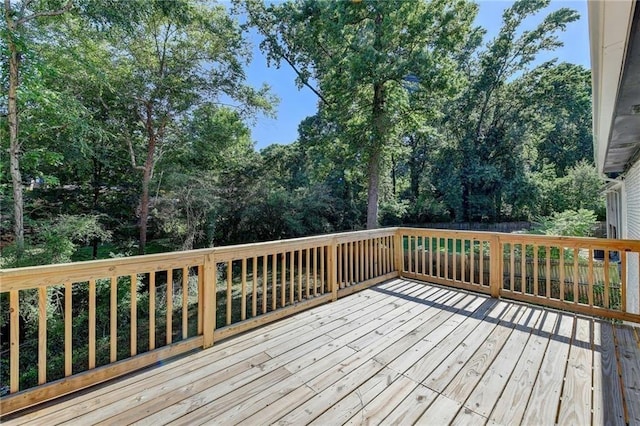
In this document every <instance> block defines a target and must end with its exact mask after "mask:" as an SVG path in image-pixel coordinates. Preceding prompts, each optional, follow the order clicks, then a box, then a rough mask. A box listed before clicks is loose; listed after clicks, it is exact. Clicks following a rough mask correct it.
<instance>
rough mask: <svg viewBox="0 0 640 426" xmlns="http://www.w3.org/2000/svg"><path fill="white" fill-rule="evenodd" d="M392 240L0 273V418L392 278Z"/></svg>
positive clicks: (386, 232) (322, 242) (384, 235)
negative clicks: (1, 318)
mask: <svg viewBox="0 0 640 426" xmlns="http://www.w3.org/2000/svg"><path fill="white" fill-rule="evenodd" d="M395 234H396V230H395V228H383V229H377V230H373V231H355V232H346V233H335V234H328V235H319V236H312V237H304V238H295V239H289V240H280V241H269V242H263V243H255V244H243V245H233V246H223V247H214V248H207V249H199V250H191V251H184V252H173V253H162V254H154V255H147V256H134V257H127V258H116V259H107V260H96V261H89V262H80V263H70V264H60V265H46V266H35V267H25V268H16V269H6V270H0V297H1V298H0V303H2V304H3V305H2V306H1V308H6V311H9V312H10V315H9V323H8V330H9V342H10V345H9V346H10V349H9V364H10V367H9V374H8V377H6V376H2V377H0V385H4V384H8V387H9V391H10V394H9V395H7V396H4V397H2V398H1V399H0V413H3V414H7V413H9V412H12V411H15V410H18V409H21V408H24V407H26V406H29V405H31V404H34V403H37V402H41V401H45V400H47V399H50V398H53V397H56V396H60V395H63V394H65V393H69V392H72V391H74V390H78V389H81V388H83V387H86V386H89V385H91V384H95V383H98V382H101V381H104V380H107V379H109V378H112V377H115V376H118V375H121V374H125V373H128V372H130V371H133V370H135V369H138V368H141V367H144V366H146V365H150V364H152V363H155V362H157V361H159V360H161V359H164V358H167V357H170V356H175V355H177V354H179V353H182V352H185V351H190V350H193V349H194V348H196V347H204V348H207V347H209V346H211V345H212V344H213V343H214V341H215V340H217V339H221V338H226V337H229V336H232V335H234V334H237V333H241V332H243V331H246V330H249V329H251V328H255V327H258V326H260V325H262V324H265V323H267V322H269V321H274V320H277V319H279V318H282V317H284V316H286V315H291V314H293V313H295V312H298V311H301V310H304V309H308V308H310V307H313V306H316V305H318V304H321V303H327V302H330V301H332V300H336V299H337V298H338V297H342V296H345V295H347V294H349V293H351V292H353V291H357V290H359V289H362V288H366V287H367V286H370V285H373V284H376V283H378V282H382V281H384V280H387V279H389V278H392V277H394V276H398V272H397V270H396V269H395V268H394V263H393V259H394V258H395V254H394V253H393V241H394V240H393V238H394V236H395ZM353 265H357V268H353ZM52 293H55V294H56V301H57V305H56V306H51V297H50V295H51V294H52ZM87 300H88V304H87V305H86V306H85V305H78V304H77V303H75V301H83V303H84V301H87ZM34 309H35V310H36V311H37V314H36V318H37V325H36V326H35V327H31V329H25V328H26V327H25V326H26V324H25V322H23V321H21V320H20V317H21V315H23V314H25V313H29V312H31V311H33V310H34ZM51 311H53V314H54V316H57V319H56V320H57V321H58V323H60V322H62V323H63V328H64V337H63V338H62V339H60V337H59V336H51V335H48V332H49V329H50V322H51V321H52V318H51ZM29 315H32V318H33V314H29ZM77 318H86V321H87V322H84V323H83V324H79V323H78V320H77ZM100 322H105V323H106V324H100ZM97 325H100V326H101V327H97ZM105 325H106V326H107V327H105ZM77 327H81V329H82V330H87V331H86V333H87V335H78V333H77V332H75V331H76V330H75V329H76V328H77ZM83 332H84V331H83ZM81 334H82V333H81ZM20 336H26V339H27V340H29V341H32V342H34V344H32V345H31V352H27V351H26V350H22V349H21V343H22V342H21V340H20ZM78 341H80V342H81V343H78ZM52 346H56V347H55V348H54V347H52ZM22 352H23V353H22ZM59 355H60V356H59ZM25 357H26V358H25ZM21 360H23V363H22V364H21ZM24 360H28V361H29V362H31V363H33V364H34V365H37V373H36V372H35V371H33V372H31V373H30V374H27V373H28V371H27V372H25V371H21V368H22V369H23V370H24V369H25V368H27V370H28V368H29V367H25V365H24ZM5 374H6V373H5ZM35 376H37V381H31V382H29V377H35ZM21 382H22V383H21Z"/></svg>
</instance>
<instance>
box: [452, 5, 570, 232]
mask: <svg viewBox="0 0 640 426" xmlns="http://www.w3.org/2000/svg"><path fill="white" fill-rule="evenodd" d="M548 4H549V0H533V1H531V0H519V1H516V2H515V3H514V4H513V5H512V6H511V7H509V8H507V9H506V10H505V12H504V14H503V24H502V28H501V29H500V32H499V33H498V35H497V36H496V37H495V38H494V39H493V40H492V41H491V42H490V43H489V45H488V46H487V48H486V49H484V50H482V51H481V52H480V53H479V54H478V57H477V60H476V61H472V62H471V67H470V69H469V86H468V88H467V89H466V90H465V92H464V95H463V96H462V97H461V98H460V100H459V102H456V103H455V104H453V105H452V108H451V110H450V117H449V120H448V121H449V122H450V123H451V124H452V125H453V126H455V127H452V130H451V132H452V135H453V137H454V140H455V141H456V147H455V149H453V151H454V152H452V157H451V158H454V159H455V170H456V171H457V175H458V181H459V187H460V188H461V194H460V198H461V205H460V210H459V212H458V213H457V216H458V219H462V220H472V219H480V218H482V217H484V215H485V213H487V212H491V213H490V214H491V216H493V217H498V216H499V214H500V209H501V207H500V206H501V204H502V203H501V198H502V188H501V187H500V186H501V185H500V184H501V182H509V181H512V180H515V179H518V180H522V176H519V175H518V174H517V173H519V172H520V171H524V169H525V168H524V167H523V164H522V163H520V164H518V163H519V161H518V160H520V159H522V151H523V149H524V146H523V142H524V138H523V135H524V133H523V132H524V130H525V127H524V126H522V125H520V128H518V127H517V125H518V123H521V122H522V121H521V120H518V118H520V117H522V116H521V115H520V112H521V110H522V109H523V108H525V106H526V105H527V102H531V101H532V100H533V99H534V98H533V96H531V93H528V92H527V88H528V87H530V86H526V87H523V85H522V82H523V80H522V79H524V78H525V77H523V73H526V72H527V71H528V70H529V68H530V66H531V64H532V63H533V61H534V60H535V58H536V57H537V55H538V53H539V52H541V51H544V50H551V49H554V48H556V47H557V46H559V45H560V42H559V41H558V39H557V36H556V33H557V32H558V31H560V30H563V29H564V28H565V27H566V25H567V24H568V23H569V22H572V21H575V20H576V19H578V15H577V13H576V12H575V11H573V10H570V9H566V8H563V9H559V10H557V11H554V12H552V13H550V14H549V15H548V16H546V17H545V18H544V19H543V21H542V22H541V23H540V24H539V25H537V26H536V27H535V28H534V29H533V30H530V31H523V30H522V26H523V24H524V22H525V20H526V19H527V18H528V17H530V16H532V15H533V14H535V13H537V12H538V11H539V10H541V9H542V8H543V7H545V6H547V5H548ZM516 79H518V80H519V81H518V82H515V81H514V80H516ZM514 124H516V126H514ZM523 124H524V123H523ZM514 143H515V145H514ZM514 153H515V155H514ZM454 154H455V155H454ZM489 197H493V200H490V198H489Z"/></svg>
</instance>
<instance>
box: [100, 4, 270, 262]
mask: <svg viewBox="0 0 640 426" xmlns="http://www.w3.org/2000/svg"><path fill="white" fill-rule="evenodd" d="M114 41H115V47H116V49H115V52H116V53H115V54H114V59H113V66H115V67H116V68H117V69H119V70H120V76H121V78H122V80H121V81H120V87H121V88H120V92H119V95H120V97H121V105H123V107H125V108H126V106H128V111H127V114H125V115H124V116H122V117H121V119H122V120H123V123H124V126H126V129H127V130H126V131H127V134H126V138H127V143H128V147H129V152H130V157H131V165H132V167H133V168H134V170H136V171H139V172H140V173H141V175H142V176H141V189H140V202H139V204H138V208H137V211H136V213H137V216H138V217H139V230H140V238H139V251H140V253H144V251H145V246H146V243H147V222H148V219H149V205H150V198H149V191H150V182H151V180H152V178H153V176H154V170H155V167H156V165H157V162H158V160H159V158H161V157H162V156H163V155H165V154H166V153H167V152H168V151H171V150H172V149H174V148H175V146H176V145H177V144H179V140H180V138H179V136H178V135H179V133H180V129H179V123H180V122H181V119H182V118H183V117H185V116H188V115H189V114H190V113H191V112H192V111H193V109H194V106H196V105H199V104H200V103H202V102H222V101H221V99H222V98H223V97H228V98H231V99H232V100H235V101H237V102H238V104H237V105H235V107H236V108H238V109H239V110H240V111H241V112H242V113H245V114H252V113H255V112H256V111H259V110H261V111H269V110H270V108H271V107H272V105H273V103H274V99H272V98H271V97H269V95H268V88H267V87H266V86H265V87H263V88H261V89H260V90H255V89H252V88H251V87H248V86H245V85H244V84H243V81H244V77H245V76H244V71H243V66H242V64H243V60H248V55H249V50H248V47H247V45H246V44H245V42H244V40H243V38H242V35H241V31H240V28H239V27H238V25H237V23H236V22H235V21H233V20H232V19H231V18H230V17H229V16H228V14H227V12H226V10H225V9H224V7H222V6H215V5H213V6H209V5H208V6H206V7H205V6H203V5H195V4H193V2H191V1H186V0H184V1H176V2H174V1H161V0H158V1H156V2H154V3H153V4H152V8H151V10H150V12H149V14H148V15H147V16H145V17H144V19H143V20H142V22H141V24H140V25H137V26H135V27H134V28H133V29H132V30H131V31H128V32H122V33H120V34H117V39H114Z"/></svg>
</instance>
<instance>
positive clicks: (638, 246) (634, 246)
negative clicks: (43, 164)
mask: <svg viewBox="0 0 640 426" xmlns="http://www.w3.org/2000/svg"><path fill="white" fill-rule="evenodd" d="M397 229H398V230H399V231H400V232H404V233H414V234H415V233H419V234H421V235H423V234H424V235H427V234H428V235H436V236H437V235H441V236H451V235H454V236H458V235H459V236H461V237H465V236H466V237H471V238H473V236H477V237H478V238H479V239H480V238H481V239H487V240H488V239H490V238H491V237H498V238H499V239H500V240H501V241H505V242H513V241H518V242H520V241H524V240H526V241H527V242H538V243H541V244H542V243H544V244H546V245H565V246H566V247H573V246H580V247H585V248H587V247H593V248H602V249H608V250H622V251H624V250H630V251H639V252H640V240H628V239H610V238H593V237H565V236H556V235H538V234H514V233H505V232H491V231H464V230H457V229H452V230H445V229H430V228H407V227H399V228H397Z"/></svg>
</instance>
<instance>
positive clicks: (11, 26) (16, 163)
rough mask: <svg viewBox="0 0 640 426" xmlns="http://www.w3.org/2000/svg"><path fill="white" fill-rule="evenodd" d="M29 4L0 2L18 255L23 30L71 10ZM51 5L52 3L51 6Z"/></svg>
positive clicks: (20, 247) (21, 239)
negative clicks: (20, 76)
mask: <svg viewBox="0 0 640 426" xmlns="http://www.w3.org/2000/svg"><path fill="white" fill-rule="evenodd" d="M30 3H32V2H30V1H27V0H23V1H21V2H19V3H15V4H14V5H13V6H12V2H11V0H4V23H5V25H6V28H4V31H3V35H4V37H3V38H4V40H5V43H6V47H7V49H8V50H9V55H8V56H9V61H8V68H9V87H8V100H7V119H8V120H7V121H8V125H9V160H10V166H9V170H10V174H11V183H12V186H13V210H14V213H13V215H14V225H13V230H14V234H15V241H16V245H17V247H18V253H20V252H21V251H22V250H23V249H24V200H23V191H22V175H21V173H20V155H21V150H22V143H21V141H20V138H19V115H18V87H19V84H20V79H19V70H20V60H21V47H22V46H23V43H24V40H23V39H22V38H23V35H24V31H23V29H24V27H25V26H27V25H28V24H29V23H30V22H31V21H34V20H36V19H38V18H43V17H50V16H57V15H62V14H63V13H65V12H67V11H69V10H70V9H71V7H72V6H73V2H72V1H71V0H69V1H67V2H66V3H64V4H62V3H60V4H57V5H54V7H50V8H48V7H47V6H49V3H48V2H37V3H36V4H35V5H33V4H30ZM54 3H55V2H54Z"/></svg>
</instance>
